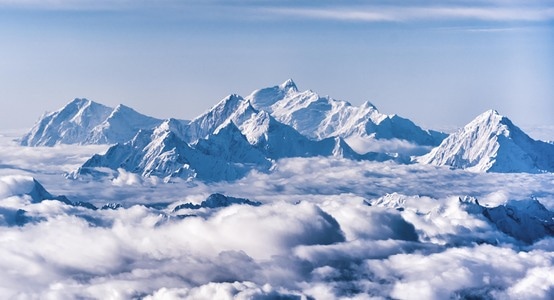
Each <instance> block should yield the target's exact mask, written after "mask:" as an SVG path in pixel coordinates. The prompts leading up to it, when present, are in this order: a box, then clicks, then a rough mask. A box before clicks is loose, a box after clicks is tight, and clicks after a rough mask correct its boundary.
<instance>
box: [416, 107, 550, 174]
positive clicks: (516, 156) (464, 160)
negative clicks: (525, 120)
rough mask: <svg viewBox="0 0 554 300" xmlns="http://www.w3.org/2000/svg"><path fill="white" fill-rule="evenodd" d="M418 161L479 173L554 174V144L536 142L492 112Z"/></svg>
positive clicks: (478, 118)
mask: <svg viewBox="0 0 554 300" xmlns="http://www.w3.org/2000/svg"><path fill="white" fill-rule="evenodd" d="M417 160H418V161H419V162H422V163H426V164H433V165H445V166H452V167H454V168H461V169H468V170H470V171H476V172H501V173H508V172H528V173H536V172H544V171H546V172H554V145H552V144H548V143H545V142H542V141H536V140H533V139H532V138H530V137H529V136H528V135H527V134H525V133H524V132H523V131H522V130H521V129H519V128H518V127H517V126H516V125H514V124H513V123H512V122H511V121H510V120H509V119H508V118H506V117H504V116H501V115H500V114H498V112H496V111H494V110H489V111H486V112H485V113H483V114H481V115H479V116H478V117H477V118H475V119H474V120H473V121H471V122H470V123H469V124H467V125H466V126H465V127H464V128H462V129H460V130H459V131H457V132H456V133H453V134H452V135H450V136H449V137H448V138H446V139H445V140H444V141H443V142H442V143H441V144H440V145H439V146H438V147H436V148H434V149H433V150H432V151H431V152H430V153H428V154H426V155H424V156H422V157H420V158H418V159H417Z"/></svg>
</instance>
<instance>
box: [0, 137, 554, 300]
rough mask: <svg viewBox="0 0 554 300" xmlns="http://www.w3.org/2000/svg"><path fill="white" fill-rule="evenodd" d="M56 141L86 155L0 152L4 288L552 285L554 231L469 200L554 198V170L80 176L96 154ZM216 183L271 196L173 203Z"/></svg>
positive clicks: (492, 293) (155, 294) (304, 163)
mask: <svg viewBox="0 0 554 300" xmlns="http://www.w3.org/2000/svg"><path fill="white" fill-rule="evenodd" d="M14 147H15V146H14ZM14 149H15V148H14ZM12 150H13V149H12ZM48 150H49V151H59V153H58V154H59V155H61V154H62V153H63V155H67V156H70V157H72V158H71V159H70V160H69V161H68V164H67V165H64V164H63V163H62V162H61V161H60V160H59V159H58V158H57V157H55V155H54V156H50V154H47V153H42V152H43V151H44V150H43V149H42V150H41V149H40V148H36V149H34V150H33V151H34V152H32V153H31V152H24V151H23V152H19V154H20V155H21V156H18V157H16V156H15V154H13V153H11V152H10V151H7V150H0V162H2V163H3V164H4V168H3V169H0V174H2V175H9V176H7V177H2V178H0V198H2V199H0V216H2V217H3V218H4V219H3V222H0V268H1V269H2V270H4V271H3V272H1V274H0V297H1V298H18V297H19V298H23V299H24V298H58V299H59V298H83V297H85V298H86V297H90V298H112V299H128V298H147V299H165V298H184V299H187V298H188V299H195V298H202V297H204V298H215V297H221V298H228V299H252V298H254V299H265V298H267V299H274V298H285V299H309V297H312V298H314V299H322V298H324V299H341V298H342V299H371V298H387V297H392V298H399V299H411V298H420V299H423V298H425V299H444V298H450V297H453V298H464V297H466V298H468V297H481V298H483V297H484V298H487V297H488V298H498V299H550V298H552V297H553V293H554V292H553V291H554V283H553V281H552V279H551V276H550V274H552V272H553V271H554V270H553V268H554V267H553V265H552V262H553V261H554V257H553V254H552V253H554V252H553V250H554V238H552V237H547V238H544V239H542V240H539V241H537V242H535V243H533V244H531V245H526V244H524V243H521V242H519V241H517V240H516V239H514V238H512V237H510V236H508V235H506V234H504V233H502V232H500V231H499V230H498V229H497V228H496V226H495V225H494V224H492V223H491V222H490V221H488V219H487V218H486V217H484V216H483V215H482V214H480V213H479V212H478V211H475V209H474V207H473V206H471V202H467V203H466V202H463V201H462V202H460V200H459V198H460V197H462V198H463V197H464V196H465V195H469V196H475V197H477V198H478V199H479V203H480V204H482V205H484V206H487V205H488V206H490V207H493V206H497V205H501V204H504V203H505V202H507V201H509V200H524V199H530V198H531V197H532V196H535V197H537V198H538V199H539V200H540V201H541V203H543V204H544V205H545V206H546V207H547V208H552V207H554V192H553V191H552V188H551V187H552V185H553V184H554V176H553V175H552V174H474V173H468V172H464V171H460V170H448V169H446V168H436V167H431V166H419V165H397V164H394V163H372V162H354V161H349V160H343V159H335V158H309V159H285V160H282V161H279V162H278V163H277V165H276V166H275V168H274V169H273V170H272V171H271V172H270V173H267V174H266V173H258V172H252V173H251V174H250V175H248V176H247V177H245V178H243V179H241V180H238V181H235V182H230V183H226V182H220V183H214V184H204V183H201V182H182V181H179V180H176V181H174V182H171V183H163V182H158V181H156V180H144V179H142V178H138V177H136V175H134V174H131V173H125V172H119V174H118V176H117V177H116V178H115V179H114V180H112V181H110V180H105V181H84V180H83V181H79V180H69V179H65V178H64V177H63V176H62V175H63V172H65V171H66V170H67V169H71V168H70V167H71V165H73V164H78V163H79V160H80V159H85V158H86V157H85V154H84V152H85V150H83V148H79V147H73V148H72V147H65V148H54V149H50V148H48ZM14 151H15V150H14ZM87 151H88V150H87ZM7 162H11V163H7ZM33 162H34V163H35V165H33ZM33 168H34V169H36V170H35V171H33V170H32V169H33ZM29 174H31V175H32V176H34V178H36V179H38V181H39V182H41V183H42V184H43V185H44V186H45V188H46V189H48V191H49V192H50V193H52V194H55V195H59V194H64V195H66V196H67V197H68V198H69V199H70V200H71V201H87V202H91V203H93V204H95V205H97V206H101V205H103V204H105V203H108V202H114V203H119V204H122V205H123V207H122V208H119V209H115V210H90V209H86V208H84V207H74V206H70V205H67V204H64V203H62V202H60V201H56V200H48V199H47V200H43V199H40V200H39V201H34V200H33V198H32V196H31V195H29V193H30V192H31V191H32V189H33V187H34V185H33V183H34V181H33V177H29ZM506 182H510V184H509V185H507V184H506ZM214 192H219V193H223V194H226V195H229V196H235V197H243V198H248V199H250V200H253V201H260V202H261V203H262V205H260V206H257V207H255V206H248V205H233V206H230V207H224V208H214V209H204V210H201V211H198V212H195V211H192V210H191V211H186V212H185V211H180V212H179V214H181V216H179V215H178V214H177V213H173V212H172V208H173V207H175V206H176V205H178V204H180V203H186V202H191V203H199V202H201V201H203V200H204V199H206V197H207V196H208V195H210V194H211V193H214ZM152 204H158V205H154V206H153V205H152ZM368 204H370V205H368ZM19 210H22V211H23V213H19V214H23V216H25V219H23V222H20V223H17V222H15V221H14V220H15V219H13V218H15V217H16V216H17V214H18V211H19ZM186 214H191V215H188V216H187V215H186ZM193 214H196V216H194V215H193ZM10 218H12V220H10Z"/></svg>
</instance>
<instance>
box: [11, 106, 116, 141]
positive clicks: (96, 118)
mask: <svg viewBox="0 0 554 300" xmlns="http://www.w3.org/2000/svg"><path fill="white" fill-rule="evenodd" d="M111 111H112V109H111V108H109V107H107V106H104V105H102V104H98V103H96V102H93V101H90V100H87V99H75V100H73V101H71V102H70V103H68V104H67V105H66V106H64V107H63V108H61V109H60V110H58V111H55V112H52V113H49V114H46V115H44V116H42V117H41V118H40V119H39V120H38V121H37V123H36V124H35V125H34V126H33V128H31V130H30V131H29V132H28V133H27V134H25V135H24V136H23V137H22V138H21V145H23V146H54V145H56V144H80V143H82V141H84V140H86V139H87V137H88V135H89V134H90V132H91V131H92V130H93V128H94V127H95V126H97V125H98V124H100V123H102V121H104V120H105V119H106V118H107V117H108V116H109V115H110V113H111Z"/></svg>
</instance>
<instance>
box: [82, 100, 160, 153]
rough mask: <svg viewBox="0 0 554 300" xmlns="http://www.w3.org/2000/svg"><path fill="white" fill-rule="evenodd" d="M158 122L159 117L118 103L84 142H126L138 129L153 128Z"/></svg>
mask: <svg viewBox="0 0 554 300" xmlns="http://www.w3.org/2000/svg"><path fill="white" fill-rule="evenodd" d="M160 123H161V121H160V120H159V119H156V118H152V117H148V116H145V115H143V114H140V113H138V112H137V111H135V110H134V109H132V108H130V107H128V106H125V105H122V104H120V105H118V106H117V107H116V108H115V109H114V110H113V111H112V112H111V113H110V115H109V116H108V117H107V118H106V119H105V120H104V121H103V122H102V123H100V124H98V125H97V126H95V127H94V128H93V129H92V132H91V133H90V135H89V136H88V137H87V139H86V140H85V141H84V144H114V143H118V142H126V141H128V140H130V139H132V138H133V136H134V135H135V134H136V133H137V132H138V131H139V130H140V129H150V128H154V127H156V126H158V125H159V124H160Z"/></svg>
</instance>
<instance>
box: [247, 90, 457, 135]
mask: <svg viewBox="0 0 554 300" xmlns="http://www.w3.org/2000/svg"><path fill="white" fill-rule="evenodd" d="M290 85H292V83H291V82H289V81H287V82H285V83H283V84H281V85H279V86H274V87H268V88H264V89H260V90H256V91H254V92H252V93H251V94H250V95H249V96H247V97H245V99H246V100H248V101H250V103H251V104H252V106H253V107H254V108H255V109H258V110H264V111H267V112H269V113H270V114H271V115H272V116H273V117H275V118H276V119H277V120H278V121H279V122H282V123H285V124H287V125H289V126H292V127H293V128H294V129H296V130H298V131H299V132H300V133H301V134H303V135H305V136H307V137H309V138H311V139H319V140H321V139H325V138H329V137H334V136H340V137H342V138H348V137H352V136H359V137H369V138H377V139H402V140H407V141H410V142H413V143H416V144H419V145H438V144H439V143H440V142H441V141H442V139H443V138H444V137H445V136H446V135H444V134H438V133H432V132H430V131H426V130H423V129H421V128H420V127H419V126H417V125H415V124H414V123H413V122H411V121H409V120H407V119H404V118H401V117H399V116H396V115H391V116H388V115H385V114H382V113H380V112H379V111H378V110H377V108H376V107H375V106H374V105H373V104H371V103H370V102H365V103H364V104H362V105H361V106H359V107H357V106H353V105H352V104H350V103H349V102H347V101H342V100H336V99H333V98H331V97H329V96H325V97H323V96H320V95H318V94H317V93H315V92H313V91H311V90H307V91H303V92H300V91H298V89H296V88H289V89H286V88H285V87H287V86H290ZM294 87H296V85H294Z"/></svg>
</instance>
